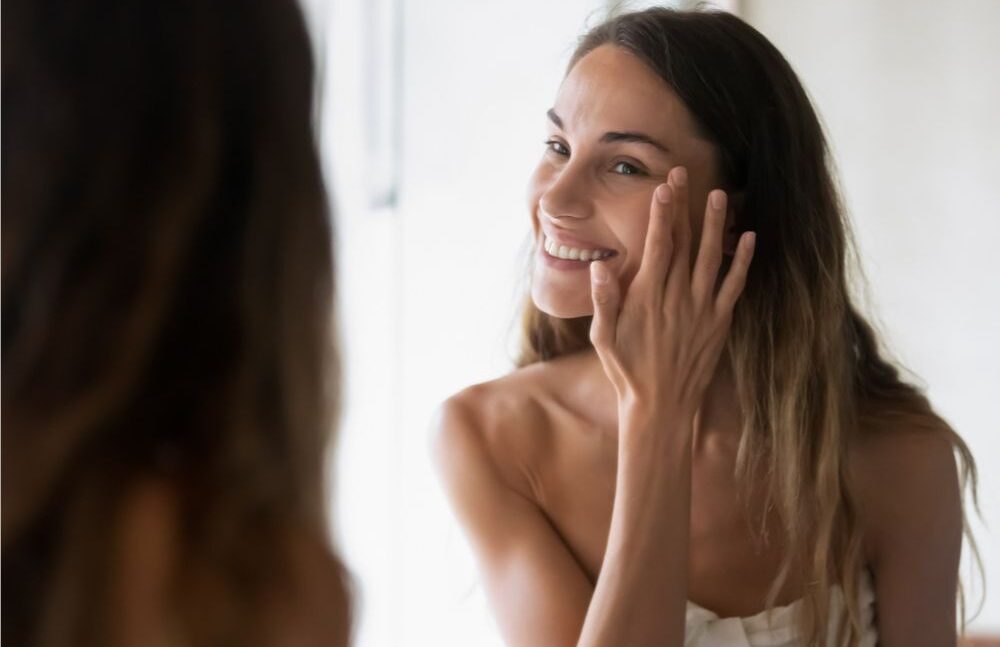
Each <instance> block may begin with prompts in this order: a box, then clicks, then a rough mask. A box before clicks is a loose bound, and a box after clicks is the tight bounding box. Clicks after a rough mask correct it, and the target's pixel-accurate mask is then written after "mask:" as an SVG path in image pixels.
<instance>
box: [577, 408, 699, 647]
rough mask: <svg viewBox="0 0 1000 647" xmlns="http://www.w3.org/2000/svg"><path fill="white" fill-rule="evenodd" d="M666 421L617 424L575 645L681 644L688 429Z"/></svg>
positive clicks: (687, 536) (681, 423)
mask: <svg viewBox="0 0 1000 647" xmlns="http://www.w3.org/2000/svg"><path fill="white" fill-rule="evenodd" d="M670 419H671V418H670V417H667V416H650V417H643V418H635V417H632V418H629V417H625V418H624V419H623V420H622V421H621V424H620V429H619V434H620V439H619V451H618V476H617V486H616V491H615V502H614V507H613V510H612V516H611V528H610V531H609V534H608V544H607V549H606V551H605V557H604V561H603V564H602V566H601V572H600V574H599V576H598V579H597V583H596V585H595V588H594V595H593V597H592V599H591V602H590V606H589V607H588V610H587V617H586V619H585V620H584V626H583V631H582V634H581V637H580V641H579V643H578V645H579V647H604V646H611V645H614V646H616V647H618V646H620V647H630V646H632V645H643V646H644V645H658V646H663V647H672V646H677V647H680V646H681V645H683V643H684V616H685V607H686V601H687V571H688V548H689V542H690V518H691V436H692V433H693V431H692V430H693V424H692V422H691V421H689V420H685V421H679V422H678V421H677V420H676V419H674V421H672V422H667V423H664V422H662V421H663V420H670Z"/></svg>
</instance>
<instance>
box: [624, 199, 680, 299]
mask: <svg viewBox="0 0 1000 647" xmlns="http://www.w3.org/2000/svg"><path fill="white" fill-rule="evenodd" d="M672 194H673V190H672V189H671V188H670V187H669V186H668V185H666V184H661V185H660V186H658V187H656V190H655V191H653V198H652V200H651V202H650V205H649V224H648V225H647V228H646V243H645V245H644V247H643V250H642V262H641V263H640V265H639V271H638V272H637V273H636V277H635V279H634V280H633V284H635V283H638V284H639V285H650V286H653V289H655V290H656V294H657V295H660V294H662V292H663V283H664V281H665V280H666V277H667V268H669V267H670V257H671V253H672V248H673V242H672V240H671V238H672V236H671V232H670V228H671V223H670V209H671V201H672V200H673V196H672Z"/></svg>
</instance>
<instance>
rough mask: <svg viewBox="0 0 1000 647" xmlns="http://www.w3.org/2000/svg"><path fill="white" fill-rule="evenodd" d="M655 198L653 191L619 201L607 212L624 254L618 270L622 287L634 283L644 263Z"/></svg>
mask: <svg viewBox="0 0 1000 647" xmlns="http://www.w3.org/2000/svg"><path fill="white" fill-rule="evenodd" d="M652 198H653V192H652V190H650V191H649V193H648V195H639V196H636V197H635V198H632V199H630V200H628V202H627V203H624V204H623V203H622V202H621V201H619V202H618V203H617V204H616V205H614V207H613V208H609V209H608V210H607V212H606V213H607V214H608V215H607V223H608V226H609V227H610V228H611V230H612V231H613V232H614V234H615V237H616V238H617V239H618V241H619V244H620V245H621V249H622V252H623V258H622V259H621V261H620V265H619V268H618V276H619V278H620V280H621V282H622V287H626V286H627V285H628V284H629V283H631V282H632V279H633V278H634V277H635V273H636V272H637V271H639V265H640V264H641V263H642V252H643V248H644V247H645V244H646V231H647V229H648V227H649V205H650V200H652Z"/></svg>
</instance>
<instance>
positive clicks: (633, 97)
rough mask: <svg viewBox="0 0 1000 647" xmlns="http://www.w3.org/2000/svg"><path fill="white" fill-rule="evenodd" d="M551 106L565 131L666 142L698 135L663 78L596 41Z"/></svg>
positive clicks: (622, 52)
mask: <svg viewBox="0 0 1000 647" xmlns="http://www.w3.org/2000/svg"><path fill="white" fill-rule="evenodd" d="M554 108H555V111H556V113H557V114H558V115H559V117H560V118H561V119H562V121H563V123H564V124H565V127H566V129H567V130H568V131H581V133H582V132H583V131H588V130H593V131H600V132H601V133H603V132H604V131H608V130H616V131H639V132H644V133H647V134H649V135H651V136H653V137H657V138H659V139H660V140H661V141H663V142H664V143H666V144H667V145H668V146H670V145H671V144H673V145H674V146H678V145H679V144H682V143H686V142H687V143H690V140H694V139H700V138H698V136H697V132H696V127H695V120H694V117H693V116H692V115H691V113H690V112H689V111H688V109H687V107H686V106H685V105H684V104H683V102H682V101H681V100H680V98H679V97H678V96H677V95H676V94H675V93H674V91H673V90H672V89H671V88H670V86H669V85H667V83H666V81H664V80H663V79H661V78H660V77H659V76H658V75H657V74H656V73H655V72H654V71H653V70H652V69H650V68H649V66H647V65H646V64H645V63H643V62H642V61H641V60H640V59H639V58H638V57H636V56H635V55H634V54H632V53H631V52H628V51H627V50H625V49H622V48H621V47H618V46H616V45H611V44H605V45H601V46H600V47H597V48H595V49H594V50H592V51H590V52H589V53H587V54H586V55H585V56H584V57H583V58H581V59H580V60H579V61H578V62H577V64H576V65H574V66H573V68H572V69H571V70H570V71H569V73H568V74H567V75H566V78H565V79H563V83H562V85H561V86H560V87H559V94H558V95H557V97H556V103H555V106H554Z"/></svg>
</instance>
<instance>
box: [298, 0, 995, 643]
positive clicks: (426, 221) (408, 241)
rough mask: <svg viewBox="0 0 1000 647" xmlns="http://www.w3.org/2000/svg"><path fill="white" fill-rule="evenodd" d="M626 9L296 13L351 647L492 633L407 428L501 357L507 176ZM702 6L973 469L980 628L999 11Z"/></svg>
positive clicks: (462, 550) (411, 2) (512, 221)
mask: <svg viewBox="0 0 1000 647" xmlns="http://www.w3.org/2000/svg"><path fill="white" fill-rule="evenodd" d="M649 4H651V3H641V2H634V3H618V2H616V3H608V2H601V1H599V0H547V1H545V2H538V1H536V0H504V1H503V2H495V1H494V2H488V1H486V0H309V1H308V2H307V3H306V5H307V9H308V12H309V14H310V19H311V21H312V25H313V28H314V32H315V35H316V40H317V43H318V47H319V49H320V63H321V68H322V77H323V78H322V83H323V92H322V95H323V102H322V105H321V115H320V116H321V119H322V124H323V128H322V132H323V135H322V137H323V156H324V159H325V163H326V165H327V171H328V176H329V179H330V181H331V182H332V186H333V187H334V196H333V197H334V203H335V205H336V218H337V228H338V238H339V240H338V249H337V259H338V262H339V267H338V276H339V279H340V290H341V292H340V304H341V309H342V315H341V319H342V326H343V330H342V337H343V340H344V342H345V348H346V357H345V381H344V384H345V387H346V394H345V395H346V404H345V410H344V416H343V420H342V427H341V436H340V440H339V443H338V448H337V449H338V454H337V458H336V474H337V480H336V482H335V483H332V484H331V487H332V488H333V491H334V493H335V496H334V501H335V511H334V512H335V515H336V518H337V529H336V533H337V538H338V541H339V543H340V545H341V547H342V549H343V551H344V553H345V556H346V558H347V561H348V563H349V564H350V566H351V567H352V569H353V571H354V573H355V575H356V578H357V582H358V586H359V594H360V600H359V615H358V634H357V637H358V642H357V644H358V645H359V646H360V647H382V646H389V645H438V646H442V647H443V646H450V645H455V646H458V645H462V646H467V645H486V646H490V645H500V644H501V643H500V641H499V638H498V637H497V635H496V632H495V630H494V628H493V623H492V620H491V619H490V615H489V613H488V610H487V607H486V604H485V600H484V596H483V592H482V589H481V587H480V586H479V584H478V583H477V577H476V573H475V569H474V564H473V563H472V560H471V555H470V553H469V551H468V548H467V547H466V544H465V541H464V539H463V538H462V536H461V534H460V531H459V530H458V528H457V526H456V525H455V522H454V521H453V519H452V517H451V514H450V512H449V510H448V508H447V506H446V503H445V500H444V497H443V495H442V493H441V491H440V488H439V487H438V483H437V480H436V478H435V476H434V474H433V471H432V468H431V464H430V460H429V456H428V449H427V447H428V444H427V439H428V430H429V427H430V424H431V421H432V418H433V414H434V409H435V407H436V406H437V404H438V403H440V402H441V401H442V400H443V399H444V398H446V397H447V396H448V395H450V394H452V393H454V392H456V391H458V390H459V389H461V388H462V387H464V386H466V385H469V384H472V383H475V382H480V381H484V380H487V379H491V378H494V377H496V376H499V375H501V374H502V373H504V372H506V371H508V370H509V369H510V367H511V365H512V357H513V345H512V344H513V342H514V340H515V338H516V337H515V335H514V334H513V333H515V332H516V322H517V312H518V308H519V306H520V303H521V299H522V293H523V276H524V270H525V268H526V252H527V241H528V233H529V226H528V212H527V208H526V200H525V197H524V196H525V187H526V183H527V179H528V176H529V174H530V173H531V171H532V169H533V167H534V165H535V163H536V161H537V159H538V157H539V155H541V154H542V150H543V145H542V141H543V138H544V135H545V123H544V114H545V111H546V109H547V108H549V107H550V105H551V101H552V100H553V98H554V96H555V93H556V89H557V87H558V84H559V82H560V79H561V77H562V74H563V71H564V66H565V63H566V60H567V59H568V57H569V54H570V52H571V51H572V49H573V46H574V44H575V41H576V38H577V37H578V36H579V35H580V34H581V33H582V32H584V31H585V30H586V29H587V28H588V27H589V26H592V25H594V24H596V23H597V22H599V21H600V20H602V19H603V18H604V17H605V16H606V15H607V14H608V12H609V11H621V10H627V9H631V8H636V9H638V8H643V7H645V6H648V5H649ZM661 4H673V6H682V7H685V6H687V5H688V3H685V2H675V3H661ZM712 4H715V5H716V6H719V7H721V8H723V9H726V10H729V11H733V12H735V13H737V14H738V15H740V16H741V17H743V18H744V19H745V20H747V21H748V22H750V24H752V25H754V26H755V27H756V28H757V29H759V30H760V31H761V32H763V33H764V34H765V35H766V36H767V37H768V38H769V39H771V40H772V41H773V42H774V43H775V45H776V46H777V47H778V49H780V50H781V51H782V52H783V53H784V54H785V56H786V57H787V58H788V59H789V61H790V62H791V64H792V66H793V67H794V68H795V69H796V71H797V72H798V74H799V75H800V77H801V79H802V81H803V82H804V84H805V86H806V88H807V90H808V91H809V92H810V94H811V96H812V98H813V100H814V103H815V105H816V108H817V109H818V111H819V113H820V115H821V117H822V119H823V121H824V123H825V125H826V128H827V133H828V136H829V138H830V142H831V145H832V148H833V153H834V156H835V159H836V162H837V164H838V167H839V171H840V180H841V183H842V186H843V192H844V198H845V201H846V204H847V206H848V208H849V211H850V214H851V217H852V219H853V221H854V225H855V228H856V233H857V235H858V238H859V242H860V246H861V251H862V254H863V262H864V268H865V270H866V272H867V275H868V278H869V281H870V297H871V298H870V301H869V302H868V309H869V312H870V313H871V314H872V315H873V316H874V317H875V319H876V321H878V322H880V323H881V326H882V329H883V330H884V332H885V333H886V334H887V340H888V341H889V344H890V346H891V349H892V350H893V351H894V352H895V353H896V355H897V357H898V358H900V359H901V360H902V362H903V364H904V365H905V366H906V367H908V368H909V369H910V370H911V371H912V372H913V373H914V374H915V375H916V376H919V377H918V378H917V379H918V382H919V383H921V384H923V385H925V386H926V388H927V390H928V393H929V395H930V398H931V401H932V402H933V404H934V405H935V406H936V407H937V409H938V410H939V411H940V412H941V413H942V414H943V415H944V417H945V418H946V419H947V420H949V421H950V422H951V423H952V424H953V425H954V426H955V428H956V429H958V430H959V432H960V433H961V434H962V435H963V436H964V437H965V439H966V441H967V442H968V443H969V445H970V447H971V448H972V451H973V453H974V454H975V456H976V458H977V460H978V462H979V468H980V476H981V483H980V488H981V489H980V494H981V508H982V512H983V519H982V520H980V519H979V518H975V517H974V518H973V519H972V523H973V528H974V531H975V533H976V536H977V538H978V541H979V544H980V548H981V550H982V555H983V559H984V562H985V567H986V577H987V580H988V582H989V583H990V584H991V585H992V586H991V587H990V589H989V591H988V592H987V595H986V598H985V601H984V604H983V606H982V609H981V610H980V612H979V614H978V616H977V617H976V618H975V619H974V620H973V621H972V623H971V630H972V631H973V632H975V633H981V634H982V633H1000V591H998V587H1000V541H997V532H996V527H997V525H998V524H1000V409H998V403H997V400H998V396H1000V342H998V340H997V336H998V334H1000V269H998V266H997V263H998V256H1000V254H998V253H997V251H996V250H997V245H998V243H1000V206H998V205H1000V118H998V116H1000V112H998V106H1000V1H997V0H957V1H951V2H943V1H941V0H896V1H888V0H882V1H880V2H870V1H868V0H840V1H838V2H831V1H820V0H810V1H804V0H730V1H729V2H715V3H712ZM984 521H985V523H984ZM990 528H993V531H992V532H991V530H990ZM967 557H968V555H967V554H963V559H964V561H963V568H962V577H963V580H964V581H965V582H966V586H967V587H968V588H967V591H969V593H970V599H971V600H972V602H973V605H972V608H973V610H975V607H976V606H977V605H976V604H975V603H976V602H977V601H979V600H980V598H981V596H982V593H983V591H982V587H981V586H980V584H979V582H978V580H976V579H975V578H973V577H972V576H971V575H970V574H971V573H972V571H971V570H970V568H969V566H970V563H969V561H968V560H967V559H966V558H967Z"/></svg>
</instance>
